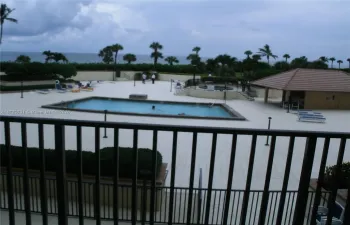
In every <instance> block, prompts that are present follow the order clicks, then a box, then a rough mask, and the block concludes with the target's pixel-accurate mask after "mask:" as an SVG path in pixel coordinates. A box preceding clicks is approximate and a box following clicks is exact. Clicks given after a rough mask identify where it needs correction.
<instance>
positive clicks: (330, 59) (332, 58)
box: [329, 57, 336, 68]
mask: <svg viewBox="0 0 350 225" xmlns="http://www.w3.org/2000/svg"><path fill="white" fill-rule="evenodd" d="M335 60H336V59H335V58H334V57H331V58H329V61H331V68H333V62H334V61H335Z"/></svg>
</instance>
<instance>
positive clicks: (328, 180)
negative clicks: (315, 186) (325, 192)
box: [322, 162, 350, 189]
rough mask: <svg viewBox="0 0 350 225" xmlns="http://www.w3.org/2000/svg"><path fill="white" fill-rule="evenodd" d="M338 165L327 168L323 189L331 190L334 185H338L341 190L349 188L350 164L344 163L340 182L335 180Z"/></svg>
mask: <svg viewBox="0 0 350 225" xmlns="http://www.w3.org/2000/svg"><path fill="white" fill-rule="evenodd" d="M336 167H337V166H336V165H334V166H329V167H326V171H325V174H324V182H323V185H322V186H323V187H324V188H325V189H330V188H332V187H333V186H334V185H337V188H339V189H345V188H348V186H349V184H350V162H344V163H343V164H342V165H341V169H340V174H339V180H337V179H336V178H335V176H334V175H335V171H336Z"/></svg>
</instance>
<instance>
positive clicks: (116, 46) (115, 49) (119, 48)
mask: <svg viewBox="0 0 350 225" xmlns="http://www.w3.org/2000/svg"><path fill="white" fill-rule="evenodd" d="M109 47H110V49H111V51H112V52H113V53H114V65H117V57H118V53H119V51H123V50H124V47H123V46H122V45H120V44H114V45H111V46H109Z"/></svg>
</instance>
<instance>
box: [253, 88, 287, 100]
mask: <svg viewBox="0 0 350 225" xmlns="http://www.w3.org/2000/svg"><path fill="white" fill-rule="evenodd" d="M252 90H253V91H255V92H256V95H257V97H258V98H264V97H265V88H260V87H252ZM282 94H283V91H281V90H277V89H269V98H282Z"/></svg>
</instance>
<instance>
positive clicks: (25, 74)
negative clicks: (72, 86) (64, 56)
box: [4, 62, 77, 81]
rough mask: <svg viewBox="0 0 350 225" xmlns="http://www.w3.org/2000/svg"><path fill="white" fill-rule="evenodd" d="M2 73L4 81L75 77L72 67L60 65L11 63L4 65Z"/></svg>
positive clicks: (74, 68) (74, 69)
mask: <svg viewBox="0 0 350 225" xmlns="http://www.w3.org/2000/svg"><path fill="white" fill-rule="evenodd" d="M4 71H5V73H6V75H7V76H8V77H6V78H5V79H7V80H11V81H21V80H50V79H57V78H60V77H63V78H69V77H72V76H75V75H77V70H76V67H75V66H74V65H72V64H61V63H38V62H33V63H12V64H8V65H6V68H5V70H4ZM10 76H12V78H10ZM40 77H41V79H40Z"/></svg>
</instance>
